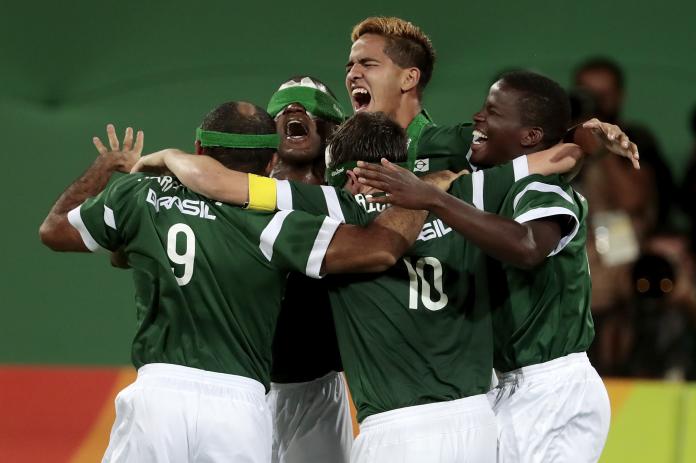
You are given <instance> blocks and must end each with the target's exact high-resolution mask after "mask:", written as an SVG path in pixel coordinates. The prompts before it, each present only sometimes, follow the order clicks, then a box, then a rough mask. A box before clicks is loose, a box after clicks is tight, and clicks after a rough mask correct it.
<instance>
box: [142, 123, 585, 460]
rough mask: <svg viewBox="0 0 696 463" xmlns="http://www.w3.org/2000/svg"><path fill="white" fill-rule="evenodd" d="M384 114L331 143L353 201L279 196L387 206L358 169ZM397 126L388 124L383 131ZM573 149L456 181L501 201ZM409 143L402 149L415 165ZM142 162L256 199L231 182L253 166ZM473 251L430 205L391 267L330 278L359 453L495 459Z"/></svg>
mask: <svg viewBox="0 0 696 463" xmlns="http://www.w3.org/2000/svg"><path fill="white" fill-rule="evenodd" d="M385 119H386V116H384V115H382V114H381V113H369V112H359V113H357V114H356V115H354V116H353V117H352V118H351V119H349V120H348V121H347V122H346V123H345V124H344V125H343V126H341V127H340V128H339V130H338V131H337V132H336V134H335V135H334V137H333V139H332V142H331V144H330V149H329V153H330V155H329V161H330V162H329V169H328V172H327V179H328V180H329V182H330V183H331V184H333V185H341V186H345V187H346V189H348V190H349V191H350V192H351V193H352V194H354V195H355V200H351V199H350V198H349V197H348V198H347V197H346V195H345V194H341V193H339V192H335V193H331V191H333V190H331V189H327V188H326V187H316V186H313V185H304V184H301V183H297V182H292V181H290V182H288V181H278V182H276V183H275V185H274V187H275V189H276V192H275V197H276V202H277V206H278V207H279V208H280V209H285V210H291V209H303V210H307V211H309V212H312V213H318V214H324V215H328V216H331V217H334V218H336V219H337V220H340V221H345V222H347V223H351V222H355V221H357V220H359V217H360V215H361V214H362V213H363V212H364V211H365V210H367V211H368V213H369V214H370V215H376V214H377V213H378V212H379V211H381V210H383V208H379V207H375V205H370V204H369V203H368V199H369V197H370V196H371V195H373V194H376V193H377V192H376V191H375V190H374V189H372V188H366V187H365V185H363V184H361V183H359V182H357V180H356V177H355V175H354V174H353V172H352V168H353V167H354V166H355V163H356V161H357V160H367V161H376V160H378V159H379V158H380V152H381V149H380V146H379V145H377V144H376V143H375V142H374V141H373V140H372V139H370V138H368V139H366V138H365V134H367V133H370V132H371V131H372V130H374V127H376V126H378V125H384V126H385V127H388V124H386V122H385ZM386 120H387V121H388V119H386ZM397 127H398V126H397ZM390 133H394V131H393V130H392V131H389V132H387V131H384V130H382V131H381V136H380V138H379V139H386V138H388V137H389V136H390ZM391 136H393V135H391ZM567 149H573V147H567V146H565V147H555V148H553V149H552V150H551V151H549V152H547V153H541V154H538V155H535V156H533V157H531V158H529V159H527V158H526V157H521V158H519V159H517V160H516V161H515V162H514V163H510V164H508V165H506V166H501V167H499V168H496V169H489V170H486V171H481V172H477V173H476V174H475V175H474V176H463V177H459V178H458V179H457V180H455V181H454V184H453V186H452V189H454V190H457V191H459V190H461V192H462V193H461V194H462V196H466V195H469V196H471V195H472V192H473V191H474V188H475V187H474V184H479V185H480V184H482V183H485V184H487V185H492V186H495V188H491V191H490V195H489V196H488V197H489V201H490V202H491V205H490V207H497V206H498V205H499V203H500V202H502V200H503V198H504V197H505V194H506V192H507V189H508V188H509V187H511V186H512V184H513V183H514V181H515V180H517V179H521V178H523V177H524V176H526V175H527V174H528V172H529V171H531V172H540V171H541V172H544V171H543V169H542V166H543V167H548V162H546V161H545V160H546V158H545V156H549V157H554V156H556V155H558V154H559V153H561V151H563V150H567ZM405 151H406V150H405V149H404V153H403V156H402V157H401V159H402V162H403V163H404V164H407V162H408V154H407V153H406V152H405ZM563 159H572V157H570V156H565V157H563ZM540 160H544V161H541V162H540ZM140 162H141V164H154V165H161V164H164V165H166V166H167V167H168V168H169V169H170V170H172V171H173V172H175V173H176V175H177V176H178V177H179V178H180V179H181V180H182V181H183V182H185V183H187V184H188V185H189V187H191V188H192V189H194V190H196V191H201V192H203V193H205V194H207V195H211V196H214V197H215V198H216V199H219V200H223V201H227V202H231V203H235V202H237V203H241V202H244V201H245V200H246V198H247V192H246V191H243V192H240V191H239V189H238V188H237V187H232V186H231V185H237V184H239V183H241V182H240V181H243V177H244V176H243V175H242V174H239V173H235V172H232V171H229V170H225V169H224V168H223V167H222V166H220V165H219V164H218V163H216V162H215V161H214V160H212V159H203V158H195V157H192V156H188V155H185V154H181V153H176V152H171V151H170V152H165V153H158V154H156V155H154V156H152V155H151V156H146V157H144V158H143V159H142V160H141V161H140ZM553 166H554V165H553V164H552V167H553ZM136 168H138V167H137V166H136ZM240 176H241V177H240ZM250 193H251V191H250ZM372 239H379V238H378V237H374V238H371V240H372ZM472 257H473V256H472V255H471V254H470V253H469V251H468V250H467V248H466V242H465V241H464V240H463V239H462V238H461V237H460V236H459V235H457V234H456V233H453V232H452V229H451V228H449V227H447V226H446V225H445V224H444V223H443V222H442V221H440V220H439V219H438V218H437V217H435V216H432V215H431V216H429V217H428V219H427V220H426V224H425V225H424V227H423V229H422V231H421V234H420V236H419V237H418V241H417V242H416V244H415V245H414V247H412V248H411V249H410V250H409V252H408V255H407V256H406V257H404V259H403V260H401V261H399V262H398V263H397V265H395V266H393V267H392V268H390V269H389V270H388V271H387V272H385V273H383V274H381V275H378V276H358V275H342V276H336V277H335V278H332V281H331V282H330V286H329V291H330V297H331V305H332V309H333V311H334V319H335V323H336V330H337V335H338V341H339V347H340V350H341V356H342V359H343V365H344V367H345V370H346V378H347V380H348V384H349V386H350V389H351V393H352V395H353V399H354V401H355V404H356V407H357V409H358V420H359V421H360V422H361V432H360V435H359V437H358V439H357V441H356V442H355V443H354V445H353V450H352V454H351V461H356V462H363V461H365V462H367V461H375V462H390V461H404V462H410V461H413V462H429V461H432V462H455V461H481V462H493V461H495V448H496V428H495V422H494V417H493V412H492V410H491V407H490V404H489V403H488V400H487V399H486V398H485V396H484V394H485V393H486V392H487V391H488V390H489V389H490V379H491V370H492V367H493V362H492V360H493V342H492V337H491V334H490V333H491V330H492V328H491V325H490V323H491V321H490V313H489V310H488V308H487V306H486V305H485V304H478V303H477V304H475V303H474V299H475V296H476V295H477V294H478V293H479V292H480V291H481V289H482V288H483V287H484V286H485V285H483V283H482V282H479V281H478V280H476V279H474V278H473V277H474V275H475V270H476V269H475V267H469V264H472V265H473V264H475V261H474V260H472Z"/></svg>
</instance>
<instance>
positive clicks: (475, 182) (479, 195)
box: [471, 170, 485, 211]
mask: <svg viewBox="0 0 696 463" xmlns="http://www.w3.org/2000/svg"><path fill="white" fill-rule="evenodd" d="M483 179H484V177H483V171H482V170H479V171H477V172H474V173H473V174H471V188H472V190H473V191H472V196H473V198H472V202H473V203H474V207H475V208H476V209H479V210H482V211H485V208H484V204H483Z"/></svg>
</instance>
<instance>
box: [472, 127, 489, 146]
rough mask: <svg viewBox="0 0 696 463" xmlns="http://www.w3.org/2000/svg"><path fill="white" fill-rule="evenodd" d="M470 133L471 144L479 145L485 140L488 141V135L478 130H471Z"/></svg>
mask: <svg viewBox="0 0 696 463" xmlns="http://www.w3.org/2000/svg"><path fill="white" fill-rule="evenodd" d="M472 135H473V136H472V139H471V144H472V145H481V144H483V143H486V141H488V135H486V134H485V133H483V132H481V131H480V130H474V131H473V132H472Z"/></svg>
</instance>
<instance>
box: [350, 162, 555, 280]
mask: <svg viewBox="0 0 696 463" xmlns="http://www.w3.org/2000/svg"><path fill="white" fill-rule="evenodd" d="M358 166H359V167H358V168H357V169H356V173H357V174H358V175H359V176H360V181H361V182H362V183H365V184H367V185H370V186H372V187H374V188H379V189H381V190H383V191H387V192H388V193H389V195H388V196H386V197H380V198H374V199H373V201H374V202H385V203H391V204H395V205H400V206H402V207H406V208H417V209H426V210H429V211H430V212H432V213H434V214H435V215H437V216H438V217H439V218H440V219H442V220H443V221H444V222H445V223H446V224H447V225H449V226H450V227H452V228H454V229H455V230H456V231H457V232H458V233H460V234H461V235H463V236H464V237H465V238H466V239H467V240H469V241H471V242H472V243H473V244H474V245H476V246H477V247H479V248H480V249H482V250H483V251H484V252H486V253H487V254H489V255H490V256H491V257H494V258H496V259H498V260H500V261H503V262H507V263H510V264H511V265H514V266H516V267H520V268H532V267H535V266H536V265H538V264H540V263H541V262H542V261H543V260H544V259H545V258H546V256H548V255H549V253H550V252H551V251H552V250H553V249H555V248H556V246H557V245H558V243H559V241H560V240H561V237H562V227H561V226H562V225H565V224H563V223H560V222H558V221H557V220H555V219H548V220H535V221H531V222H528V223H522V224H520V223H517V222H515V221H514V220H512V219H509V218H506V217H502V216H498V215H495V214H490V213H488V212H484V211H481V210H479V209H477V208H475V207H474V206H472V205H471V204H468V203H466V202H464V201H462V200H460V199H458V198H456V197H454V196H452V195H450V194H448V193H446V192H444V191H442V190H440V189H438V188H434V187H433V186H432V185H428V184H427V183H426V182H424V181H422V180H420V179H419V178H418V177H416V176H415V175H414V174H413V173H412V172H410V171H408V170H406V169H403V168H401V167H399V166H396V165H394V164H392V163H390V162H388V161H386V160H384V159H383V160H382V166H379V165H377V164H367V163H363V162H360V163H358ZM530 170H531V166H530Z"/></svg>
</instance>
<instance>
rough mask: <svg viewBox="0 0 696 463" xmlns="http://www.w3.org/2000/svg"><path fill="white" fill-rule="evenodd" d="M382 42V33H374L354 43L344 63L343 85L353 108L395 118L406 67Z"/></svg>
mask: <svg viewBox="0 0 696 463" xmlns="http://www.w3.org/2000/svg"><path fill="white" fill-rule="evenodd" d="M385 45H386V42H385V39H384V37H382V36H379V35H375V34H365V35H363V36H361V37H360V38H359V39H358V40H356V41H355V42H354V43H353V46H352V47H351V49H350V56H349V57H348V63H347V64H346V88H347V89H348V94H349V95H350V101H351V103H352V105H353V110H354V111H356V112H358V111H370V112H376V111H381V112H383V113H386V114H387V115H389V116H390V117H392V118H395V117H396V113H397V111H398V109H399V106H400V104H401V96H402V92H401V83H402V81H403V79H404V77H405V73H406V72H407V71H406V70H405V69H402V68H401V67H399V66H398V65H397V64H396V63H394V61H392V60H391V58H389V56H387V55H386V54H385V53H384V46H385Z"/></svg>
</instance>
